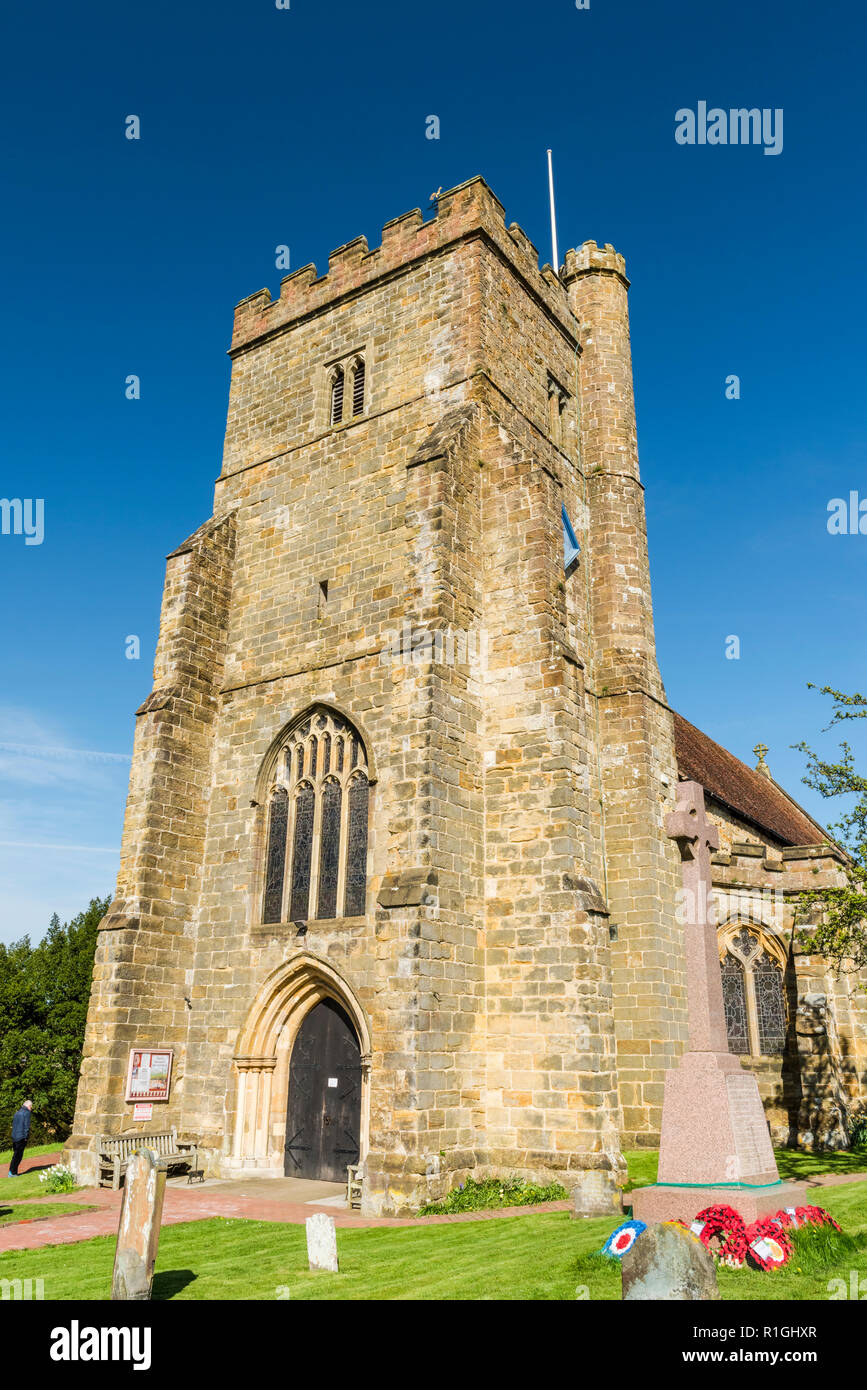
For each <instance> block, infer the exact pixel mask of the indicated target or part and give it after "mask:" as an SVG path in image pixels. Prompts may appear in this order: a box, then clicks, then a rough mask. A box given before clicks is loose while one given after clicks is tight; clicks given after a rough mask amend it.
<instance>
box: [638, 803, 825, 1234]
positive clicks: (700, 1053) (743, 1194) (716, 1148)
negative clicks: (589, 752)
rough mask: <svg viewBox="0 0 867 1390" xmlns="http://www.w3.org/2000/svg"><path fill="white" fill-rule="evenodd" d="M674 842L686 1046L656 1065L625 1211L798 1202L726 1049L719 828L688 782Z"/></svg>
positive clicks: (659, 1214)
mask: <svg viewBox="0 0 867 1390" xmlns="http://www.w3.org/2000/svg"><path fill="white" fill-rule="evenodd" d="M666 831H667V833H668V835H669V836H670V837H671V838H672V839H673V840H676V841H677V844H678V847H679V849H680V856H681V868H682V875H683V894H682V897H683V901H684V909H685V912H684V915H685V928H684V935H685V948H686V990H687V1009H688V1016H689V1041H688V1043H687V1050H686V1052H685V1053H684V1055H683V1057H682V1058H681V1060H680V1063H679V1064H678V1066H676V1067H672V1068H671V1069H670V1070H669V1071H667V1072H666V1074H665V1090H664V1094H663V1104H662V1134H661V1138H660V1145H659V1175H658V1178H657V1181H656V1183H655V1185H654V1186H653V1187H640V1188H637V1189H636V1190H635V1191H634V1192H633V1194H632V1198H633V1214H634V1215H635V1216H636V1217H637V1218H638V1219H639V1220H640V1221H646V1222H648V1223H650V1222H655V1221H671V1220H676V1219H677V1218H681V1219H682V1220H684V1221H691V1220H692V1219H693V1217H694V1216H695V1215H696V1213H697V1212H699V1211H701V1210H703V1208H704V1207H710V1206H716V1205H718V1204H721V1203H725V1204H726V1205H727V1206H731V1207H734V1208H735V1210H736V1211H738V1212H740V1214H741V1216H742V1217H743V1218H744V1220H745V1221H747V1222H750V1221H755V1220H756V1218H757V1217H759V1216H767V1215H773V1214H774V1213H775V1212H777V1211H779V1210H780V1208H781V1207H787V1206H800V1205H802V1204H803V1202H804V1200H805V1193H806V1186H805V1184H804V1183H783V1182H781V1181H780V1175H779V1173H778V1171H777V1163H776V1159H775V1158H774V1150H773V1147H772V1145H771V1135H770V1131H769V1129H768V1122H767V1120H766V1119H765V1112H764V1107H763V1106H762V1101H761V1097H760V1095H759V1085H758V1081H757V1080H756V1078H755V1076H754V1075H753V1074H752V1072H749V1071H745V1070H744V1068H743V1067H742V1066H741V1063H740V1058H738V1057H736V1056H734V1054H733V1053H731V1052H730V1051H729V1045H728V1034H727V1032H726V1022H725V1006H724V1004H723V992H722V974H721V972H720V963H719V949H718V946H717V933H716V926H715V925H714V924H713V922H712V920H711V919H712V917H713V913H712V912H710V911H709V908H710V906H711V898H712V889H711V870H710V855H711V851H712V850H715V849H718V848H719V832H718V830H717V828H716V826H715V825H714V824H713V823H712V822H711V821H710V820H709V819H708V816H707V812H706V810H705V804H704V791H703V789H702V787H701V786H700V784H699V783H698V782H680V783H679V784H678V788H677V804H676V808H675V810H674V811H672V812H671V814H670V815H669V816H668V817H667V819H666Z"/></svg>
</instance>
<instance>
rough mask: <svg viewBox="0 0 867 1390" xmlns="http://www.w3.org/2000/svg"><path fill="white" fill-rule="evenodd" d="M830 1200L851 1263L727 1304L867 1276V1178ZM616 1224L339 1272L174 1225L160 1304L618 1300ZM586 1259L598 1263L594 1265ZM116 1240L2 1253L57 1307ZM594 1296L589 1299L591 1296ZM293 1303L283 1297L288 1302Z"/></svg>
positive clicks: (760, 1279)
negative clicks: (848, 1242) (852, 1240)
mask: <svg viewBox="0 0 867 1390" xmlns="http://www.w3.org/2000/svg"><path fill="white" fill-rule="evenodd" d="M822 1205H823V1206H826V1207H827V1208H828V1210H829V1211H831V1212H832V1213H833V1215H834V1216H835V1217H836V1218H837V1220H838V1221H839V1222H840V1224H841V1225H842V1227H843V1229H844V1230H845V1231H846V1232H847V1233H848V1234H849V1235H852V1236H863V1242H862V1245H863V1248H861V1249H859V1250H857V1251H856V1252H854V1253H849V1254H848V1255H847V1256H846V1258H845V1260H844V1261H843V1263H844V1264H845V1268H840V1269H835V1268H829V1269H827V1270H823V1271H821V1272H820V1273H818V1274H815V1273H810V1274H807V1273H804V1274H799V1273H797V1271H796V1270H795V1269H794V1268H792V1267H790V1268H789V1269H785V1270H781V1271H780V1272H779V1273H777V1274H762V1273H759V1272H752V1271H748V1270H741V1271H733V1270H726V1269H722V1270H720V1276H719V1280H720V1292H721V1293H722V1296H723V1298H724V1299H735V1300H739V1299H772V1300H800V1299H821V1300H825V1299H827V1298H828V1281H829V1280H830V1279H831V1278H834V1277H839V1278H843V1279H845V1280H846V1281H847V1283H848V1280H849V1274H850V1270H852V1269H857V1270H858V1273H859V1277H860V1278H864V1277H865V1276H867V1183H850V1184H846V1185H845V1186H844V1185H841V1186H839V1187H835V1188H829V1189H828V1191H827V1194H825V1193H823V1194H822ZM616 1224H617V1222H616V1221H615V1220H613V1219H612V1220H609V1219H605V1220H594V1221H573V1220H571V1219H570V1217H569V1214H568V1213H567V1212H551V1213H549V1214H545V1215H538V1216H516V1217H505V1218H501V1219H498V1220H486V1221H478V1222H475V1221H473V1222H459V1223H455V1224H451V1225H441V1226H427V1227H420V1226H415V1227H403V1228H379V1229H375V1228H374V1229H369V1230H341V1231H339V1232H338V1237H337V1239H338V1247H339V1250H340V1273H339V1274H311V1273H310V1272H309V1271H308V1269H307V1254H306V1243H305V1233H304V1228H303V1227H302V1226H288V1225H287V1226H281V1225H277V1224H274V1223H270V1222H259V1221H244V1220H224V1219H216V1220H210V1221H196V1222H191V1223H189V1224H184V1225H178V1226H166V1227H165V1228H164V1230H163V1232H162V1236H161V1238H160V1250H159V1258H158V1260H157V1267H156V1270H157V1272H156V1277H155V1280H154V1298H155V1299H176V1298H177V1299H275V1298H277V1297H278V1294H277V1290H278V1288H283V1289H288V1291H289V1297H291V1298H292V1299H295V1300H299V1299H300V1300H308V1299H325V1300H331V1299H335V1300H344V1299H346V1300H349V1299H354V1300H365V1299H425V1300H427V1299H432V1300H437V1299H462V1300H478V1299H504V1300H516V1299H534V1300H552V1299H568V1300H570V1301H572V1300H574V1299H575V1298H576V1297H587V1298H590V1299H619V1297H620V1272H619V1267H618V1266H617V1265H616V1264H613V1263H612V1264H609V1262H608V1261H605V1262H601V1261H596V1260H593V1259H592V1255H593V1252H594V1251H597V1250H598V1249H599V1248H600V1246H601V1245H602V1242H603V1241H604V1239H605V1237H606V1236H607V1235H608V1233H609V1232H610V1231H611V1230H612V1229H613V1228H614V1226H615V1225H616ZM588 1256H589V1257H591V1258H589V1259H588ZM113 1259H114V1239H113V1238H112V1237H99V1238H97V1239H94V1240H88V1241H79V1242H78V1243H76V1244H75V1245H55V1246H48V1247H46V1248H43V1249H41V1250H28V1251H8V1252H6V1253H4V1254H0V1279H12V1278H17V1279H30V1278H42V1279H44V1280H45V1296H46V1298H47V1299H51V1300H65V1299H81V1298H83V1299H106V1298H108V1295H109V1290H110V1285H111V1270H112V1263H113ZM583 1290H586V1293H585V1292H583ZM282 1296H283V1297H285V1294H284V1295H282Z"/></svg>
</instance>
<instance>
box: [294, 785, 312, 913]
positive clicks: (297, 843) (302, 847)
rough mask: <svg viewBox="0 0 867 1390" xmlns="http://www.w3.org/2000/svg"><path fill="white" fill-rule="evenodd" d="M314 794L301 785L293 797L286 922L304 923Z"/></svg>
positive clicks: (307, 903) (308, 900)
mask: <svg viewBox="0 0 867 1390" xmlns="http://www.w3.org/2000/svg"><path fill="white" fill-rule="evenodd" d="M315 802H316V793H315V792H314V790H313V788H312V787H309V786H308V787H301V788H300V790H299V792H298V794H297V796H296V797H295V834H294V836H293V841H292V896H291V900H290V903H289V920H290V922H306V921H307V917H308V914H309V911H310V866H311V860H312V856H313V808H314V805H315Z"/></svg>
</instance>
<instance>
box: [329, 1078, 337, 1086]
mask: <svg viewBox="0 0 867 1390" xmlns="http://www.w3.org/2000/svg"><path fill="white" fill-rule="evenodd" d="M328 1084H329V1086H336V1085H337V1077H336V1076H329V1078H328Z"/></svg>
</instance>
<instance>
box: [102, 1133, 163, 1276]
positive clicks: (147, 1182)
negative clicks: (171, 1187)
mask: <svg viewBox="0 0 867 1390" xmlns="http://www.w3.org/2000/svg"><path fill="white" fill-rule="evenodd" d="M165 1190H166V1174H165V1170H163V1171H162V1172H161V1171H160V1169H159V1167H158V1165H157V1158H156V1154H154V1153H152V1152H151V1150H150V1149H144V1148H142V1149H136V1152H135V1154H134V1155H133V1157H132V1159H131V1160H130V1162H129V1165H128V1167H127V1170H126V1174H125V1177H124V1184H123V1204H122V1206H121V1209H120V1225H119V1226H118V1231H117V1249H116V1251H115V1256H114V1273H113V1275H112V1281H111V1296H112V1298H113V1299H116V1300H125V1299H133V1300H139V1299H148V1298H150V1296H151V1285H152V1284H153V1278H154V1265H155V1264H156V1259H157V1246H158V1245H159V1240H160V1222H161V1220H162V1215H163V1197H164V1195H165Z"/></svg>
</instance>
